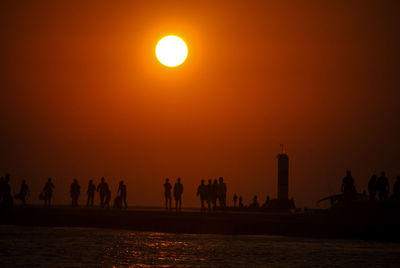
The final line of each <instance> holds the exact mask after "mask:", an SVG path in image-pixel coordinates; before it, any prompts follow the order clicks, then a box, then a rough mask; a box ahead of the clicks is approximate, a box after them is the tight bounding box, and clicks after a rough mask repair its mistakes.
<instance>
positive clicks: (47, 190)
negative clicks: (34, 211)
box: [43, 178, 54, 208]
mask: <svg viewBox="0 0 400 268" xmlns="http://www.w3.org/2000/svg"><path fill="white" fill-rule="evenodd" d="M53 190H54V184H53V182H52V181H51V178H49V179H48V180H47V182H46V184H45V185H44V188H43V193H44V207H47V208H49V207H50V205H51V199H52V198H53Z"/></svg>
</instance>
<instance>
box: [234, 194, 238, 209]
mask: <svg viewBox="0 0 400 268" xmlns="http://www.w3.org/2000/svg"><path fill="white" fill-rule="evenodd" d="M237 199H238V196H237V195H236V194H234V195H233V207H234V208H235V207H236V202H237Z"/></svg>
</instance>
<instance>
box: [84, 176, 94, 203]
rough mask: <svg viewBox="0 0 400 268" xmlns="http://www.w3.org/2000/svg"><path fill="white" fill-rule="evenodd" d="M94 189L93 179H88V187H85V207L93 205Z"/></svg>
mask: <svg viewBox="0 0 400 268" xmlns="http://www.w3.org/2000/svg"><path fill="white" fill-rule="evenodd" d="M95 191H96V185H95V184H94V183H93V180H90V181H89V185H88V189H87V192H86V194H87V204H86V206H87V207H89V206H90V207H93V204H94V192H95Z"/></svg>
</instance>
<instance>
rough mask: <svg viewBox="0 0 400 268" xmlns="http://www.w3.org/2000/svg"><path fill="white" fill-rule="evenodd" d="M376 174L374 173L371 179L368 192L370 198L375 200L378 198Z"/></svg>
mask: <svg viewBox="0 0 400 268" xmlns="http://www.w3.org/2000/svg"><path fill="white" fill-rule="evenodd" d="M376 186H377V185H376V175H375V174H374V175H372V177H371V179H370V180H369V182H368V194H369V200H375V199H376V191H377V189H376V188H377V187H376Z"/></svg>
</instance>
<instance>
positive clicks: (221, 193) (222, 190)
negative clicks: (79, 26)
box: [218, 177, 226, 208]
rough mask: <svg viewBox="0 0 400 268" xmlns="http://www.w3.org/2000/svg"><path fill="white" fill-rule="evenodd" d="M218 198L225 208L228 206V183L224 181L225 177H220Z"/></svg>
mask: <svg viewBox="0 0 400 268" xmlns="http://www.w3.org/2000/svg"><path fill="white" fill-rule="evenodd" d="M218 200H219V205H220V206H221V207H222V208H224V207H226V184H225V183H224V178H222V177H220V178H219V184H218Z"/></svg>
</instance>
